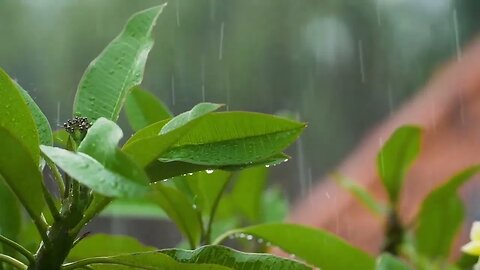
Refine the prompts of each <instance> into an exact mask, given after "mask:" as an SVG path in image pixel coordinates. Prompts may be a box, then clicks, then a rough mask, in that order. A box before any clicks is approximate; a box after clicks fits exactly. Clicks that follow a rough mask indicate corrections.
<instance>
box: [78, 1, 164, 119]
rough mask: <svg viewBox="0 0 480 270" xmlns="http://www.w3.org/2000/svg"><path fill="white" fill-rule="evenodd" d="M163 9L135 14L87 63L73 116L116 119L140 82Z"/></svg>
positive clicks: (154, 8)
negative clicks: (154, 31)
mask: <svg viewBox="0 0 480 270" xmlns="http://www.w3.org/2000/svg"><path fill="white" fill-rule="evenodd" d="M164 6H165V5H161V6H156V7H153V8H150V9H147V10H144V11H141V12H138V13H136V14H134V15H133V16H132V17H131V18H130V19H129V20H128V22H127V24H126V26H125V28H124V29H123V31H122V32H121V33H120V34H119V35H118V36H117V37H116V38H115V39H114V40H113V41H112V42H111V43H110V44H109V45H108V46H107V47H106V48H105V49H104V50H103V52H102V53H101V54H100V55H99V56H98V57H97V58H96V59H95V60H93V61H92V62H91V63H90V65H89V66H88V68H87V70H86V71H85V74H84V75H83V77H82V79H81V81H80V84H79V86H78V90H77V95H76V96H75V104H74V114H75V115H81V116H86V117H88V118H89V119H90V121H94V120H96V119H98V118H100V117H105V118H108V119H110V120H113V121H116V120H117V118H118V115H119V113H120V110H121V108H122V106H123V103H124V102H125V99H126V97H127V95H128V92H129V90H130V89H132V87H134V86H137V85H139V84H140V83H141V82H142V79H143V71H144V68H145V63H146V61H147V57H148V53H149V52H150V49H151V48H152V47H153V39H152V37H151V33H152V29H153V26H154V25H155V22H156V20H157V18H158V16H159V15H160V13H161V12H162V9H163V8H164Z"/></svg>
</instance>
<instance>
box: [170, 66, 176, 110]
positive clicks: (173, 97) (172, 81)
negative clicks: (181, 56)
mask: <svg viewBox="0 0 480 270" xmlns="http://www.w3.org/2000/svg"><path fill="white" fill-rule="evenodd" d="M170 81H171V84H172V105H173V106H175V75H174V74H172V77H171V79H170Z"/></svg>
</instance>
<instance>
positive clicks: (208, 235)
mask: <svg viewBox="0 0 480 270" xmlns="http://www.w3.org/2000/svg"><path fill="white" fill-rule="evenodd" d="M231 179H232V176H230V177H229V179H228V180H227V181H225V183H224V184H223V187H222V189H221V190H220V192H219V193H218V195H217V197H216V198H215V201H214V202H213V205H212V210H211V211H210V216H209V218H208V224H207V230H206V232H205V234H204V235H203V237H202V244H204V245H209V244H211V241H212V239H211V238H212V225H213V220H214V219H215V214H216V212H217V208H218V205H219V203H220V199H221V198H222V196H223V193H224V192H225V189H227V186H228V184H229V183H230V180H231Z"/></svg>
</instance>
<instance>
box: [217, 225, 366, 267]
mask: <svg viewBox="0 0 480 270" xmlns="http://www.w3.org/2000/svg"><path fill="white" fill-rule="evenodd" d="M239 234H240V235H241V234H244V235H251V236H253V237H254V238H258V239H262V240H263V241H265V242H269V243H271V244H272V245H275V246H278V247H279V248H281V249H283V250H284V251H286V252H288V253H291V254H295V256H296V257H298V258H301V259H303V260H305V261H306V262H307V263H309V264H312V265H315V266H317V267H319V268H320V269H322V270H344V269H351V270H373V269H374V268H375V260H374V259H373V258H372V257H371V256H370V255H368V254H366V253H365V252H363V251H361V250H360V249H357V248H355V247H352V246H350V245H349V244H348V243H347V242H345V241H344V240H342V239H340V238H338V237H337V236H335V235H333V234H331V233H328V232H325V231H321V230H318V229H313V228H309V227H305V226H301V225H295V224H264V225H258V226H252V227H246V228H242V229H236V230H232V231H229V232H227V233H225V234H224V235H222V236H221V237H219V238H218V239H217V241H215V242H216V243H218V242H220V241H223V239H225V238H226V237H228V236H230V235H239Z"/></svg>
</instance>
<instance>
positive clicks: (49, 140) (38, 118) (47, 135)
mask: <svg viewBox="0 0 480 270" xmlns="http://www.w3.org/2000/svg"><path fill="white" fill-rule="evenodd" d="M14 84H15V86H16V87H17V89H18V91H19V92H20V94H22V96H23V98H24V99H25V102H26V103H27V105H28V107H29V108H30V112H31V114H32V117H33V120H34V121H35V124H36V126H37V132H38V137H39V140H40V144H43V145H53V135H52V128H51V127H50V123H48V119H47V117H46V116H45V115H44V114H43V112H42V110H41V109H40V108H39V107H38V105H37V104H36V103H35V101H34V100H33V99H32V97H31V96H30V95H29V94H28V92H27V91H25V90H24V89H23V88H22V87H21V86H20V85H19V84H17V83H14Z"/></svg>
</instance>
